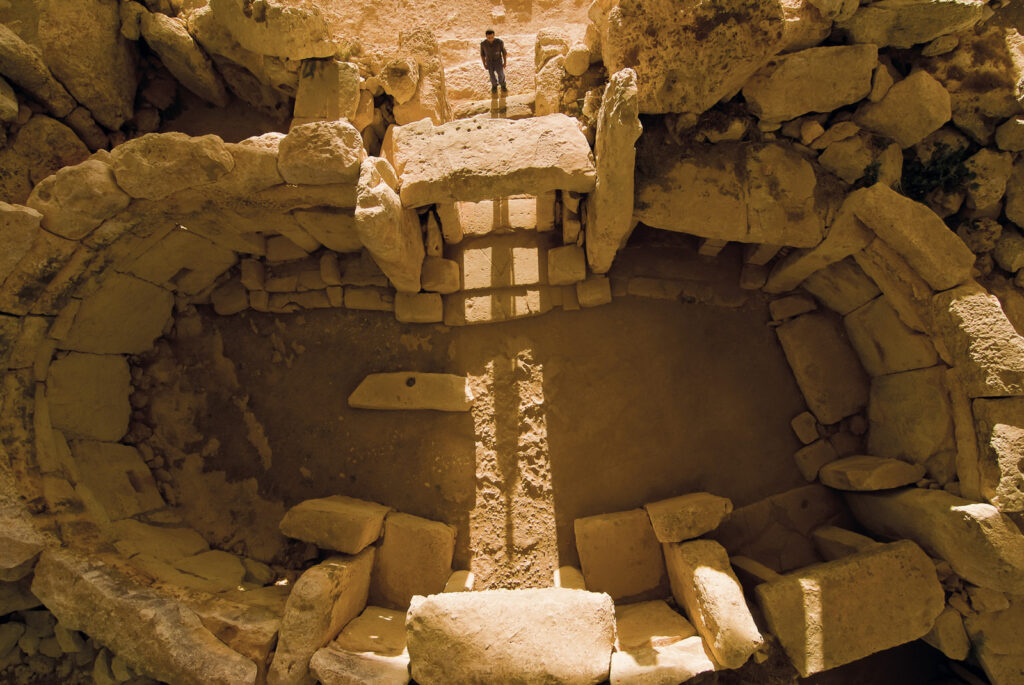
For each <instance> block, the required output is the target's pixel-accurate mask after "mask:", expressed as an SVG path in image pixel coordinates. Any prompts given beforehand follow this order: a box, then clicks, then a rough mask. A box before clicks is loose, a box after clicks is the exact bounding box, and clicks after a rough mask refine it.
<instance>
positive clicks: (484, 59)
mask: <svg viewBox="0 0 1024 685" xmlns="http://www.w3.org/2000/svg"><path fill="white" fill-rule="evenodd" d="M480 61H481V62H483V64H484V68H485V69H486V68H487V51H486V50H484V44H483V43H480Z"/></svg>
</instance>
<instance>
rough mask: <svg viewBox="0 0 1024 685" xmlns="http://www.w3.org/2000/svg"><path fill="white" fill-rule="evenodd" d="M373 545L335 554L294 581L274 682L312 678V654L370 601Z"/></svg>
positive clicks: (284, 683)
mask: <svg viewBox="0 0 1024 685" xmlns="http://www.w3.org/2000/svg"><path fill="white" fill-rule="evenodd" d="M373 562H374V550H373V549H366V550H363V551H362V552H360V553H359V554H358V555H357V556H355V557H331V558H330V559H328V560H327V561H324V562H322V563H320V564H317V565H316V566H314V567H312V568H310V569H308V570H306V572H305V573H303V574H302V575H301V576H299V579H298V580H297V581H295V587H293V588H292V591H291V594H289V595H288V601H287V603H286V604H285V607H284V616H283V618H282V619H281V630H280V634H279V636H278V641H277V653H276V654H275V656H274V661H273V662H272V663H271V665H270V673H269V674H268V677H267V682H268V683H269V684H270V685H287V684H291V683H295V684H299V683H308V682H310V681H311V678H310V675H309V660H310V658H311V657H312V656H313V654H314V653H315V652H316V651H317V650H318V649H320V648H321V647H323V646H325V645H326V644H327V643H328V642H329V641H330V640H331V639H332V638H333V637H334V636H336V635H337V634H338V633H339V632H341V629H342V627H343V626H344V625H345V624H346V623H348V622H349V621H351V620H352V619H353V618H355V617H356V616H358V615H359V613H360V612H361V611H362V610H363V608H364V607H365V606H366V597H367V593H368V592H369V586H370V571H371V569H372V568H373Z"/></svg>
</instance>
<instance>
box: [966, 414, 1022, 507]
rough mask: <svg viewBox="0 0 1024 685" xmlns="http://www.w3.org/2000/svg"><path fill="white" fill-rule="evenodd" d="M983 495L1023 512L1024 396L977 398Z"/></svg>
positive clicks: (998, 503)
mask: <svg viewBox="0 0 1024 685" xmlns="http://www.w3.org/2000/svg"><path fill="white" fill-rule="evenodd" d="M972 408H973V409H974V427H975V431H976V433H977V436H978V472H979V475H980V479H981V480H980V487H981V495H982V497H984V498H985V499H987V500H988V501H989V502H991V503H992V504H993V505H995V507H996V508H997V509H999V510H1000V511H1012V512H1019V511H1024V398H1020V397H1012V398H1011V397H1006V398H999V399H991V400H983V399H980V400H974V403H973V407H972Z"/></svg>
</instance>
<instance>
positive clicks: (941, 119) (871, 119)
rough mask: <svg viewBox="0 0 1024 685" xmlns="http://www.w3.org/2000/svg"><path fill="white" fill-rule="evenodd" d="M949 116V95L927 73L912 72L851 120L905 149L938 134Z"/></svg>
mask: <svg viewBox="0 0 1024 685" xmlns="http://www.w3.org/2000/svg"><path fill="white" fill-rule="evenodd" d="M931 4H935V5H938V4H942V3H931ZM949 4H954V3H949ZM951 116H952V107H951V104H950V97H949V92H948V91H947V90H946V89H945V88H943V87H942V84H941V83H939V82H938V81H937V80H935V79H934V78H932V77H931V76H930V75H929V74H928V72H926V71H915V72H913V73H912V74H910V76H908V77H907V78H905V79H903V80H902V81H900V82H899V83H897V84H895V85H894V86H892V87H891V88H890V89H889V91H888V92H887V93H886V94H885V97H883V98H882V99H881V100H880V101H878V102H865V103H864V104H862V105H861V106H860V107H859V108H858V109H857V112H856V114H855V115H854V121H855V122H856V123H857V124H858V125H860V126H862V127H863V128H866V129H868V130H869V131H874V132H875V133H880V134H882V135H883V136H886V137H888V138H892V139H893V140H895V141H896V143H897V144H899V146H900V147H902V148H907V147H910V146H911V145H916V144H917V143H920V142H921V141H922V140H924V139H925V138H927V137H928V136H929V135H931V134H932V133H934V132H935V131H938V130H939V128H941V127H942V125H943V124H945V123H946V122H947V121H949V120H950V117H951Z"/></svg>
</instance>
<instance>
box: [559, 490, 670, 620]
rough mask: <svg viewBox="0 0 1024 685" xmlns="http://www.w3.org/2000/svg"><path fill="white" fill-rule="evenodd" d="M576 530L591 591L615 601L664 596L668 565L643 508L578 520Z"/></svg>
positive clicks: (574, 527)
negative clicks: (604, 593) (602, 593)
mask: <svg viewBox="0 0 1024 685" xmlns="http://www.w3.org/2000/svg"><path fill="white" fill-rule="evenodd" d="M573 529H574V532H575V535H576V551H577V552H578V553H579V558H580V567H581V568H582V570H583V578H584V579H585V581H586V585H587V588H588V589H589V590H591V591H592V592H606V593H608V594H609V595H610V596H611V597H612V599H615V600H620V599H625V600H630V599H646V598H651V597H659V596H662V595H664V594H665V591H666V590H667V587H666V581H667V577H666V575H665V562H664V560H663V558H662V553H661V549H659V547H658V538H657V537H656V536H655V533H654V528H653V526H652V525H651V519H650V518H649V517H648V516H647V512H645V511H644V510H643V509H632V510H630V511H621V512H616V513H614V514H598V515H596V516H587V517H585V518H579V519H576V521H575V522H574V523H573Z"/></svg>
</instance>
